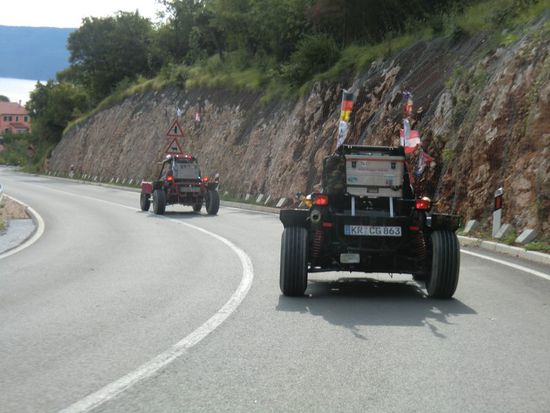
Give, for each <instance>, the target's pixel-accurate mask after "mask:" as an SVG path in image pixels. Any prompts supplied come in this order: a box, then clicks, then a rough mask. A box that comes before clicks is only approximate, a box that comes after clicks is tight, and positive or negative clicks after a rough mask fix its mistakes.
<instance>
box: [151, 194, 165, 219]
mask: <svg viewBox="0 0 550 413" xmlns="http://www.w3.org/2000/svg"><path fill="white" fill-rule="evenodd" d="M165 210H166V194H165V193H164V191H163V190H162V189H155V190H154V191H153V212H154V213H155V214H157V215H163V214H164V211H165Z"/></svg>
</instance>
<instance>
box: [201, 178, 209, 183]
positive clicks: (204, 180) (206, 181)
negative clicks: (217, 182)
mask: <svg viewBox="0 0 550 413" xmlns="http://www.w3.org/2000/svg"><path fill="white" fill-rule="evenodd" d="M202 182H204V183H205V184H207V183H208V177H207V176H205V177H204V178H202Z"/></svg>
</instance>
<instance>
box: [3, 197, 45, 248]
mask: <svg viewBox="0 0 550 413" xmlns="http://www.w3.org/2000/svg"><path fill="white" fill-rule="evenodd" d="M5 196H6V198H9V199H11V200H12V201H14V202H17V203H18V204H20V205H22V206H24V207H25V212H26V213H27V214H28V215H29V216H30V219H32V222H33V224H34V230H33V231H32V232H31V233H30V234H29V235H28V236H27V237H26V238H25V239H24V240H23V241H21V243H19V245H16V246H14V247H11V248H8V249H7V250H5V251H0V259H3V258H7V257H9V256H10V255H13V254H15V253H17V252H19V251H22V250H24V249H25V248H27V247H30V246H31V245H32V244H34V243H35V242H36V241H38V239H39V238H40V237H41V236H42V234H43V233H44V228H45V224H44V220H43V219H42V217H41V216H40V214H39V213H38V212H36V211H35V210H34V209H33V208H31V207H30V206H29V205H27V204H25V203H24V202H21V201H19V200H18V199H15V198H13V197H11V196H8V195H5Z"/></svg>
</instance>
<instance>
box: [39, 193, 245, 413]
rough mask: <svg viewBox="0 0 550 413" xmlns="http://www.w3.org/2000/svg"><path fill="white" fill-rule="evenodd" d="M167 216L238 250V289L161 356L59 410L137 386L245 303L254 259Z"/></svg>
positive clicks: (85, 408) (89, 406)
mask: <svg viewBox="0 0 550 413" xmlns="http://www.w3.org/2000/svg"><path fill="white" fill-rule="evenodd" d="M49 189H50V190H52V191H57V192H63V193H65V194H67V195H73V196H76V197H79V198H87V199H91V200H94V201H96V202H102V203H106V204H110V205H116V206H118V207H122V208H126V209H130V210H132V211H136V210H137V208H133V207H129V206H127V205H123V204H118V203H116V202H111V201H105V200H102V199H97V198H93V197H88V196H86V195H78V194H74V193H71V192H65V191H61V190H58V189H52V188H49ZM164 219H167V220H169V221H172V222H175V223H177V224H180V225H183V226H186V227H189V228H192V229H194V230H196V231H199V232H202V233H203V234H206V235H209V236H211V237H213V238H215V239H217V240H218V241H220V242H222V243H223V244H225V245H227V246H228V247H229V248H231V250H233V252H235V254H237V256H238V257H239V260H240V261H241V265H242V267H243V272H242V276H241V282H240V283H239V286H238V287H237V290H235V292H234V293H233V295H231V297H230V298H229V300H228V301H227V302H226V303H225V304H224V305H223V307H222V308H220V309H219V310H218V311H217V312H216V313H215V314H214V315H213V316H212V317H210V318H209V319H208V320H207V321H206V322H205V323H204V324H202V325H201V326H200V327H198V328H197V329H195V330H194V331H193V332H191V333H190V334H189V335H187V336H186V337H184V338H183V339H181V340H180V341H179V342H177V343H176V344H174V345H173V346H172V347H170V348H169V349H168V350H166V351H164V352H163V353H161V354H159V355H158V356H156V357H154V358H153V359H151V360H149V361H148V362H146V363H144V364H142V365H141V366H139V367H138V368H137V369H135V370H134V371H132V372H130V373H128V374H127V375H125V376H124V377H121V378H120V379H118V380H115V381H114V382H112V383H110V384H107V385H106V386H104V387H103V388H101V389H99V390H98V391H96V392H94V393H92V394H90V395H88V396H86V397H84V398H83V399H81V400H79V401H77V402H76V403H73V404H72V405H70V406H69V407H67V408H65V409H63V410H60V413H84V412H90V411H92V410H93V409H95V408H96V407H98V406H100V405H102V404H103V403H106V402H108V401H109V400H112V399H114V398H115V397H117V396H118V395H120V394H121V393H123V392H124V391H126V390H128V389H129V388H130V387H132V386H134V385H135V384H137V383H139V382H140V381H142V380H145V379H147V378H149V377H152V376H154V375H155V374H156V373H157V372H158V371H159V370H161V369H162V368H164V367H166V366H168V365H169V364H170V363H172V362H173V361H174V360H175V359H177V358H178V357H180V356H182V355H183V354H185V353H186V352H187V350H189V349H190V348H192V347H193V346H195V345H196V344H198V343H199V342H200V341H201V340H203V339H204V338H205V337H206V336H208V335H209V334H210V333H212V332H213V331H214V330H215V329H216V328H218V327H219V326H220V325H221V324H222V323H223V322H224V321H225V320H227V318H228V317H229V316H230V315H231V314H233V312H235V310H236V309H237V307H238V306H239V305H240V304H241V303H242V301H243V300H244V298H245V297H246V295H247V294H248V292H249V291H250V287H251V286H252V282H253V280H254V268H253V266H252V260H251V259H250V257H249V256H248V255H247V254H246V253H245V252H244V251H243V250H242V249H240V248H239V247H237V246H236V245H235V244H233V243H232V242H231V241H229V240H228V239H226V238H224V237H222V236H220V235H218V234H215V233H213V232H210V231H208V230H206V229H204V228H200V227H198V226H196V225H193V224H188V223H186V222H181V221H178V220H175V219H172V218H164Z"/></svg>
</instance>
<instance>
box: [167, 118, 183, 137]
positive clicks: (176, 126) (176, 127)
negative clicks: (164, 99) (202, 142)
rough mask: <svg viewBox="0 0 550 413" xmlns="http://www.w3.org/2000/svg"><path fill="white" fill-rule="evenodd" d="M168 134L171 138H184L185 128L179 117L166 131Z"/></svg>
mask: <svg viewBox="0 0 550 413" xmlns="http://www.w3.org/2000/svg"><path fill="white" fill-rule="evenodd" d="M166 136H168V137H169V138H172V137H174V138H183V129H182V128H181V126H180V123H179V122H178V120H177V119H175V120H174V122H172V126H170V129H168V132H166Z"/></svg>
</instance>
